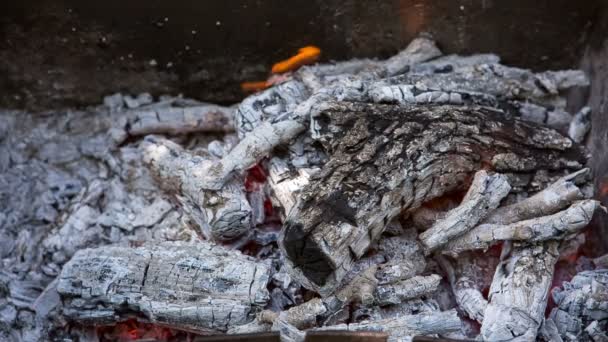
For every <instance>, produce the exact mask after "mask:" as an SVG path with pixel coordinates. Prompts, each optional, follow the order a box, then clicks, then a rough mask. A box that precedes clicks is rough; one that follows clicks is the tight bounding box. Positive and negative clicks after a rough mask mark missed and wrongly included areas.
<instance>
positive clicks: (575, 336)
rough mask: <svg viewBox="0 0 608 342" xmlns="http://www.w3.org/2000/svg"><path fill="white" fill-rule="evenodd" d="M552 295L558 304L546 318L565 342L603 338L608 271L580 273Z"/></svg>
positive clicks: (607, 325) (606, 326) (606, 321)
mask: <svg viewBox="0 0 608 342" xmlns="http://www.w3.org/2000/svg"><path fill="white" fill-rule="evenodd" d="M552 295H553V301H554V302H555V304H556V305H557V306H556V307H555V308H553V310H551V314H550V315H549V317H550V318H551V319H552V320H553V321H554V322H555V325H556V326H557V330H558V331H559V334H560V336H561V338H562V339H563V340H564V341H603V340H602V338H604V337H605V332H606V331H607V330H606V329H608V304H607V303H608V270H605V269H601V270H594V271H584V272H581V273H579V274H577V275H576V276H574V278H573V279H572V280H571V281H570V282H567V283H564V284H563V286H562V288H556V289H554V290H553V293H552ZM602 335H604V336H602Z"/></svg>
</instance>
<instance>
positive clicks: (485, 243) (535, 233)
mask: <svg viewBox="0 0 608 342" xmlns="http://www.w3.org/2000/svg"><path fill="white" fill-rule="evenodd" d="M598 207H599V202H598V201H595V200H583V201H577V202H574V203H573V204H572V205H571V206H570V207H569V208H567V209H565V210H563V211H560V212H558V213H556V214H553V215H547V216H542V217H539V218H534V219H529V220H523V221H519V222H515V223H511V224H506V225H500V224H491V223H487V224H485V223H484V224H481V225H479V226H477V227H475V228H473V229H472V230H470V231H469V232H467V233H466V234H464V235H462V236H460V237H458V238H456V239H455V240H453V241H450V242H449V243H448V244H447V245H446V246H445V249H444V251H443V253H446V254H453V255H457V254H458V253H460V252H462V251H467V250H474V249H487V248H488V247H489V246H491V245H493V244H495V243H497V242H499V241H507V240H508V241H527V242H538V241H546V240H554V239H563V238H565V237H566V236H568V235H571V234H574V233H577V232H579V231H580V230H581V229H583V228H585V227H586V226H587V224H589V222H590V221H591V218H592V217H593V213H594V212H595V210H596V209H597V208H598Z"/></svg>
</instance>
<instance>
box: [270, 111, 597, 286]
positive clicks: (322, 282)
mask: <svg viewBox="0 0 608 342" xmlns="http://www.w3.org/2000/svg"><path fill="white" fill-rule="evenodd" d="M326 106H327V107H326V108H329V109H327V110H325V111H322V112H321V113H319V114H318V115H316V116H313V119H314V122H313V123H312V124H311V125H312V129H313V137H316V138H317V139H318V140H319V142H321V143H322V144H323V146H324V147H325V150H326V151H327V152H328V154H329V156H330V159H329V161H328V162H327V163H326V164H325V166H324V168H323V169H322V170H321V171H320V172H319V173H317V174H316V175H315V176H314V177H313V178H312V179H311V182H310V184H309V185H308V186H306V187H305V188H304V190H303V191H302V195H301V196H300V199H299V200H298V203H297V204H296V206H295V207H294V208H293V209H292V210H291V213H290V215H289V217H288V219H287V221H286V223H285V226H284V229H283V232H282V236H281V239H280V240H281V248H282V251H283V253H284V254H285V255H286V256H287V259H288V260H289V261H290V262H291V264H292V267H293V269H294V271H293V273H294V276H295V277H296V278H298V280H299V281H300V282H301V283H302V284H303V285H304V286H306V287H308V288H310V289H315V290H317V291H320V292H321V293H322V294H323V293H328V292H332V291H333V290H334V289H335V287H336V286H337V285H338V284H339V282H340V280H341V279H342V278H343V277H344V275H345V273H346V272H347V271H348V270H349V269H350V268H351V266H352V263H353V261H354V260H355V259H357V258H359V257H361V256H362V255H363V253H365V251H366V250H367V248H368V247H369V246H370V244H371V243H372V242H374V241H375V240H376V238H377V237H378V236H379V235H380V234H381V233H382V231H383V230H384V228H385V227H386V225H387V224H388V223H389V222H390V221H391V220H392V219H393V218H394V217H395V216H396V215H397V214H399V213H400V212H401V211H402V210H405V211H409V210H413V209H416V208H418V207H420V205H421V204H422V203H424V202H426V201H428V200H431V199H433V198H436V197H439V196H441V195H442V194H445V193H447V192H449V191H452V190H455V189H462V188H463V186H464V185H465V184H466V182H467V179H468V177H469V176H470V175H472V174H473V173H474V172H475V171H478V170H480V169H483V168H484V166H487V165H490V166H492V167H493V168H494V169H496V170H497V171H500V172H509V171H518V172H522V173H523V172H526V171H527V172H530V171H535V170H538V169H553V170H560V169H567V168H575V169H576V168H580V167H581V166H582V163H584V160H585V158H584V153H582V149H581V148H580V147H579V146H573V145H572V142H571V140H570V139H568V138H566V137H563V136H561V135H560V134H559V133H558V132H556V131H553V130H551V129H548V128H544V127H539V126H535V125H533V124H528V123H525V122H522V121H519V120H507V119H505V118H504V117H503V116H502V115H501V114H500V113H496V112H494V111H492V110H489V109H487V108H481V107H462V106H432V105H431V106H420V105H418V106H389V105H377V104H362V103H348V102H341V103H340V102H338V103H331V104H329V103H327V104H326Z"/></svg>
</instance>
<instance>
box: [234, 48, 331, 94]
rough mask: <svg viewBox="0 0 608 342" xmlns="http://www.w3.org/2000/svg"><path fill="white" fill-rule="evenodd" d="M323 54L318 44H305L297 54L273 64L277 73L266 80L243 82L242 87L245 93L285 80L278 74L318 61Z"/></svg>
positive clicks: (273, 68)
mask: <svg viewBox="0 0 608 342" xmlns="http://www.w3.org/2000/svg"><path fill="white" fill-rule="evenodd" d="M319 56H321V49H319V48H318V47H316V46H312V45H310V46H305V47H303V48H301V49H299V50H298V53H297V54H296V55H295V56H292V57H290V58H288V59H286V60H284V61H280V62H278V63H275V64H274V65H273V66H272V73H273V74H275V75H273V76H271V77H269V78H268V79H267V80H266V81H253V82H243V83H241V89H242V90H243V92H245V93H255V92H258V91H262V90H264V89H267V88H269V87H271V86H272V85H274V84H276V83H280V82H282V81H283V80H285V77H284V76H280V75H276V74H283V73H286V72H288V71H292V70H296V69H298V68H299V67H301V66H303V65H307V64H312V63H314V62H316V61H317V60H318V59H319Z"/></svg>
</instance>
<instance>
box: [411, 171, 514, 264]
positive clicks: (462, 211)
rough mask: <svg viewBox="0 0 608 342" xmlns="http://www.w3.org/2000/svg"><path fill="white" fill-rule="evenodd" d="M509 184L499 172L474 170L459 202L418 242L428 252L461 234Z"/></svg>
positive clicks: (494, 204) (497, 200)
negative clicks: (464, 193)
mask: <svg viewBox="0 0 608 342" xmlns="http://www.w3.org/2000/svg"><path fill="white" fill-rule="evenodd" d="M509 190H511V186H510V185H509V183H508V182H507V180H506V177H504V176H502V175H489V174H488V173H487V172H486V171H478V172H477V173H476V174H475V178H473V183H472V184H471V187H470V188H469V191H468V192H467V194H466V195H465V197H464V199H463V200H462V203H461V204H460V205H459V206H458V207H457V208H455V209H452V210H450V212H448V213H447V215H446V216H445V217H444V218H443V219H442V220H439V221H437V222H436V223H435V224H434V225H433V226H432V227H431V228H430V229H428V230H426V231H425V232H424V233H422V234H420V241H422V244H423V245H424V247H425V248H426V250H427V252H431V251H433V250H435V249H436V248H438V247H441V246H443V245H444V244H446V243H447V242H448V241H449V240H451V239H453V238H454V237H457V236H459V235H462V234H464V233H466V232H467V231H469V230H470V229H471V228H473V227H474V226H475V225H477V223H479V222H480V221H481V220H483V219H484V218H485V217H486V216H487V215H488V213H489V212H490V211H492V210H494V209H496V207H498V205H499V204H500V201H501V200H502V199H503V198H504V197H505V196H506V195H507V194H508V193H509Z"/></svg>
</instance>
